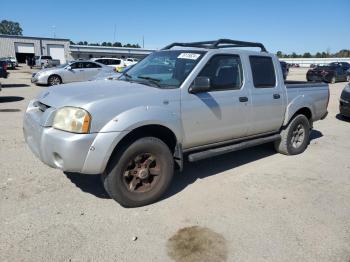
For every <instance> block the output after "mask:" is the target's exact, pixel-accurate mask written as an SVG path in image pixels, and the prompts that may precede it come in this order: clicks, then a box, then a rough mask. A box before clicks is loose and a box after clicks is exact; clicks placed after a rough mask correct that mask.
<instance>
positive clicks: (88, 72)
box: [82, 62, 102, 81]
mask: <svg viewBox="0 0 350 262" xmlns="http://www.w3.org/2000/svg"><path fill="white" fill-rule="evenodd" d="M83 67H84V74H83V80H82V81H88V80H90V79H91V78H93V77H94V76H96V75H97V74H98V73H99V72H100V71H101V70H102V67H101V66H100V65H99V64H96V63H94V62H83Z"/></svg>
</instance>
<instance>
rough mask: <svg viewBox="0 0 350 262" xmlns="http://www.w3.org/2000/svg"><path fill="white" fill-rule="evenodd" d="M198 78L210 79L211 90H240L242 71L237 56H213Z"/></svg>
mask: <svg viewBox="0 0 350 262" xmlns="http://www.w3.org/2000/svg"><path fill="white" fill-rule="evenodd" d="M198 76H206V77H209V79H210V84H211V89H212V90H227V89H240V88H241V86H242V83H243V70H242V63H241V59H240V58H239V56H238V55H214V56H213V57H212V58H211V59H210V60H209V62H208V63H207V64H206V65H205V66H204V68H203V69H202V71H201V72H200V73H199V74H198Z"/></svg>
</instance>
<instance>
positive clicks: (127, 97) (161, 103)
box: [38, 80, 180, 132]
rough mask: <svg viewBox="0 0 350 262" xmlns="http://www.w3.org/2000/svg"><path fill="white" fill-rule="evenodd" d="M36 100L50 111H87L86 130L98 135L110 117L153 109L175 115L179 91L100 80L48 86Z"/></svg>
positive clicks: (178, 102) (177, 108)
mask: <svg viewBox="0 0 350 262" xmlns="http://www.w3.org/2000/svg"><path fill="white" fill-rule="evenodd" d="M38 100H39V101H40V102H41V103H43V104H45V105H48V106H50V107H53V108H60V107H64V106H74V107H80V108H83V109H85V110H87V111H88V112H89V113H90V114H91V116H92V123H91V129H90V131H91V132H98V131H99V130H101V128H103V126H105V125H106V124H107V123H108V122H109V121H111V120H112V119H113V118H114V117H116V116H118V115H119V114H121V113H123V112H127V111H128V112H130V111H133V110H138V109H140V108H143V110H148V108H154V109H155V108H157V109H158V110H160V111H161V112H165V111H166V110H167V111H169V112H177V113H179V112H178V111H179V108H180V106H179V104H180V89H179V88H176V89H160V88H156V87H153V86H147V85H143V84H138V83H131V82H125V81H120V80H100V81H88V82H80V83H71V84H66V85H59V86H55V87H50V88H48V89H47V90H45V91H43V92H41V93H40V94H39V96H38ZM146 108H147V109H146ZM135 121H136V120H135Z"/></svg>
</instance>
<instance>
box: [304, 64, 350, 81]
mask: <svg viewBox="0 0 350 262" xmlns="http://www.w3.org/2000/svg"><path fill="white" fill-rule="evenodd" d="M306 79H307V81H316V82H327V83H332V84H334V83H335V82H340V81H350V73H349V72H348V71H345V70H344V69H343V68H342V67H341V66H339V65H326V66H318V67H316V68H313V69H309V71H307V73H306Z"/></svg>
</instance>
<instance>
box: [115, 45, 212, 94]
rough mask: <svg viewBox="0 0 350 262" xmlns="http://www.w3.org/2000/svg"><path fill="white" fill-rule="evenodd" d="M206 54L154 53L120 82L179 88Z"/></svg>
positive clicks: (176, 51)
mask: <svg viewBox="0 0 350 262" xmlns="http://www.w3.org/2000/svg"><path fill="white" fill-rule="evenodd" d="M204 53H205V52H203V51H190V50H168V51H159V52H154V53H152V54H150V55H149V56H147V57H146V58H145V59H143V60H142V61H140V62H139V63H138V64H136V65H134V66H133V67H132V68H130V69H129V70H127V72H125V73H124V74H123V75H122V76H121V77H120V78H119V80H124V81H133V82H140V83H144V84H150V85H153V86H156V87H159V88H178V87H179V86H180V85H181V84H182V82H183V81H184V80H185V79H186V77H187V76H188V75H189V73H190V72H191V71H192V70H193V68H194V67H195V66H196V64H197V63H198V62H199V61H200V60H201V59H202V57H203V55H204Z"/></svg>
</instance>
